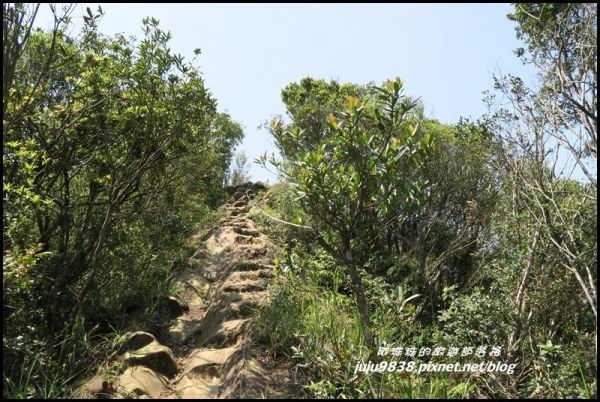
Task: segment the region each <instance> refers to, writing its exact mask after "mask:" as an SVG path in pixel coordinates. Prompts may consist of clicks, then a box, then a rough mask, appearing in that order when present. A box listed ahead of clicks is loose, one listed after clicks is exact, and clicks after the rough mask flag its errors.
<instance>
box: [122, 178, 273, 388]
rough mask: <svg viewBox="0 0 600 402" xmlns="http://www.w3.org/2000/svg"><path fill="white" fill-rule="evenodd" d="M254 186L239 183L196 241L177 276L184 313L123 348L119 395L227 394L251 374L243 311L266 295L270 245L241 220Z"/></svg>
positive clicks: (246, 315)
mask: <svg viewBox="0 0 600 402" xmlns="http://www.w3.org/2000/svg"><path fill="white" fill-rule="evenodd" d="M257 187H258V186H256V185H248V186H244V187H239V188H238V189H237V191H236V192H235V193H234V195H233V196H232V197H231V199H230V201H229V202H228V203H227V204H225V205H224V206H223V208H224V209H225V211H226V216H224V217H223V218H222V219H221V221H220V222H219V225H218V226H217V227H216V228H214V229H213V230H211V231H209V232H208V233H207V234H206V235H205V236H204V237H203V238H202V243H201V246H200V248H199V249H198V250H197V252H196V253H195V254H194V255H193V256H192V257H191V258H190V260H189V268H188V269H187V270H186V271H185V272H182V273H180V275H179V277H178V278H177V282H178V284H179V285H180V286H181V288H182V292H181V299H182V301H183V302H184V304H186V305H187V307H186V311H185V312H184V313H183V314H182V315H180V316H179V317H177V318H176V319H174V320H173V321H172V323H171V325H170V326H168V327H167V328H165V329H164V332H163V333H161V334H159V336H158V338H159V339H161V340H162V342H158V341H157V340H156V338H154V337H153V336H152V335H150V334H145V333H136V334H137V335H135V334H134V335H132V336H131V337H130V339H129V341H128V344H127V345H126V349H127V352H126V353H125V356H124V361H125V362H126V364H127V365H128V366H129V368H128V369H127V370H126V371H125V373H124V374H122V375H121V376H120V377H119V379H118V380H117V382H116V384H115V386H116V391H117V393H118V394H119V395H120V396H123V397H131V396H137V397H142V398H147V397H151V398H227V397H236V396H239V395H240V392H242V391H243V389H244V387H245V386H247V385H248V383H249V382H252V381H254V380H253V379H252V375H253V374H252V371H251V370H247V369H246V350H247V347H248V342H249V337H248V332H249V331H248V324H249V320H250V318H249V317H250V315H251V314H252V312H253V311H254V309H256V308H257V307H259V306H260V305H261V304H262V303H264V302H265V301H266V299H267V298H268V291H267V284H268V282H269V279H270V277H271V275H272V269H273V266H272V265H271V264H272V261H273V258H274V256H275V247H274V246H273V245H272V243H271V242H270V241H269V239H268V238H267V236H265V235H264V234H262V233H260V232H259V231H258V229H257V227H256V225H255V223H254V222H253V221H252V220H251V219H249V218H248V212H249V208H250V207H249V205H248V201H249V200H250V199H251V198H253V197H254V196H255V195H256V192H257V191H258V190H259V188H257ZM136 337H137V338H139V339H136Z"/></svg>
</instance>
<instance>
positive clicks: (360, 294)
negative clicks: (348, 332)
mask: <svg viewBox="0 0 600 402" xmlns="http://www.w3.org/2000/svg"><path fill="white" fill-rule="evenodd" d="M344 257H345V259H346V264H347V267H348V272H349V273H350V279H351V280H352V286H353V287H354V294H355V295H356V303H357V304H358V311H359V314H360V323H361V326H362V331H363V336H364V338H365V342H366V343H367V345H368V346H369V347H372V346H373V331H372V330H371V320H370V319H369V305H368V304H367V298H366V297H365V291H364V289H363V285H362V281H361V279H360V275H358V271H357V270H356V266H355V265H354V259H353V257H352V250H350V248H349V247H348V248H346V251H345V252H344Z"/></svg>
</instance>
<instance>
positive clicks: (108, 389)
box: [74, 377, 114, 399]
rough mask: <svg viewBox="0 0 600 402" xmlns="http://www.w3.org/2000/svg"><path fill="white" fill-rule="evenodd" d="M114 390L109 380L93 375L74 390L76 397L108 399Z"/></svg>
mask: <svg viewBox="0 0 600 402" xmlns="http://www.w3.org/2000/svg"><path fill="white" fill-rule="evenodd" d="M113 392H114V389H113V385H112V383H111V382H110V381H107V380H105V379H103V378H98V377H94V378H92V379H91V380H89V381H88V382H86V383H85V384H84V385H82V386H81V387H80V388H79V389H78V390H76V391H75V394H74V396H75V398H77V399H108V398H110V395H111V394H112V393H113Z"/></svg>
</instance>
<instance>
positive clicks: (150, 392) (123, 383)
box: [117, 366, 167, 399]
mask: <svg viewBox="0 0 600 402" xmlns="http://www.w3.org/2000/svg"><path fill="white" fill-rule="evenodd" d="M117 384H118V385H117V392H118V393H120V394H123V395H124V396H125V397H132V396H137V397H139V396H142V395H147V396H149V397H150V398H153V399H156V398H159V397H160V395H161V393H162V392H163V391H164V389H165V385H166V384H167V379H166V378H165V377H164V376H162V375H160V374H158V373H155V372H154V371H152V370H150V369H149V368H147V367H141V366H137V367H130V368H128V369H127V370H125V372H124V373H123V374H122V375H121V377H119V380H118V383H117Z"/></svg>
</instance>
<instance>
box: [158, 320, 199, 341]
mask: <svg viewBox="0 0 600 402" xmlns="http://www.w3.org/2000/svg"><path fill="white" fill-rule="evenodd" d="M201 323H202V321H200V320H190V319H183V318H178V319H176V320H175V323H173V325H171V326H170V327H169V328H168V329H167V336H168V337H169V340H170V341H171V342H173V343H174V344H176V345H182V344H184V343H185V342H186V341H187V340H189V339H190V338H191V337H192V336H193V335H195V334H196V333H197V332H198V331H199V330H200V328H201V325H200V324H201Z"/></svg>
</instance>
